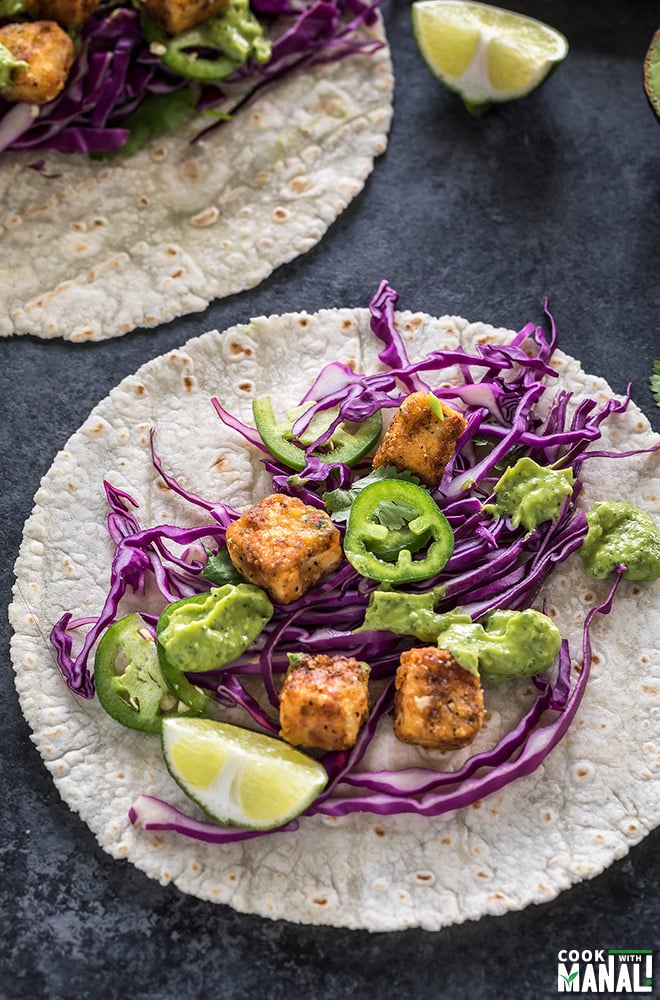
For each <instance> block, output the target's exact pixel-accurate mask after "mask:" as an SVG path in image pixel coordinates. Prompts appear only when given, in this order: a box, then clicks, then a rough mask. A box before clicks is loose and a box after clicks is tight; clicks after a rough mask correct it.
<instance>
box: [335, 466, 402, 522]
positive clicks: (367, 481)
mask: <svg viewBox="0 0 660 1000" xmlns="http://www.w3.org/2000/svg"><path fill="white" fill-rule="evenodd" d="M381 479H403V480H404V481H405V482H407V483H416V484H419V479H418V477H417V476H415V475H414V474H413V473H412V472H408V471H407V470H406V469H404V470H403V471H402V472H400V471H399V470H398V469H397V468H396V466H394V465H380V466H379V467H378V468H377V469H374V470H373V472H370V473H369V475H368V476H363V478H362V479H356V480H355V482H354V483H353V484H352V485H351V486H350V487H349V488H348V489H347V490H344V489H337V490H331V491H330V492H329V493H324V494H323V503H324V504H325V509H326V510H327V512H328V514H329V515H330V517H331V518H332V520H333V521H336V522H342V521H348V515H349V512H350V509H351V506H352V504H353V501H354V500H355V498H356V496H357V495H358V493H361V492H362V490H363V489H365V488H366V487H367V486H371V485H372V483H377V482H379V481H380V480H381ZM382 506H384V505H383V504H381V507H382ZM388 506H389V505H388ZM386 516H387V515H386ZM398 518H399V523H398V524H397V525H390V524H388V527H403V526H404V524H407V523H408V520H404V521H401V512H399V513H398ZM382 523H385V522H382Z"/></svg>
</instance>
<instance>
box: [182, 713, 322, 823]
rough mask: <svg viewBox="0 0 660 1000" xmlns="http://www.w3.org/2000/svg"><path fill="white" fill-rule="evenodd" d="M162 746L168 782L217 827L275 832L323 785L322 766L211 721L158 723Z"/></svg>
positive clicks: (280, 745)
mask: <svg viewBox="0 0 660 1000" xmlns="http://www.w3.org/2000/svg"><path fill="white" fill-rule="evenodd" d="M162 745H163V756H164V758H165V763H166V764H167V767H168V769H169V771H170V774H171V775H172V777H173V778H174V780H175V781H176V782H177V783H178V784H179V785H180V786H181V788H182V789H183V791H184V792H185V793H186V795H188V796H189V797H190V798H191V799H193V801H195V802H196V803H197V805H199V806H201V808H202V809H203V810H204V811H205V812H206V813H207V814H208V815H209V816H211V817H212V818H213V819H214V820H217V821H218V822H220V823H235V824H238V825H239V826H247V827H252V828H254V829H258V830H267V829H270V828H271V827H274V826H281V825H282V824H284V823H287V822H288V821H289V820H290V819H293V817H294V816H298V815H300V813H301V812H304V810H305V809H306V808H307V806H308V805H310V803H311V802H313V800H314V799H315V798H316V796H317V795H318V794H319V792H321V791H322V790H323V788H324V787H325V785H326V783H327V780H328V775H327V772H326V770H325V768H324V767H323V765H322V764H320V763H319V762H318V761H316V760H313V759H312V758H311V757H308V756H307V755H306V754H304V753H301V752H300V751H299V750H296V749H294V747H291V746H289V745H288V743H283V742H282V741H281V740H278V739H275V737H273V736H264V735H263V734H262V733H255V732H252V731H251V730H249V729H242V728H241V727H240V726H232V725H229V724H228V723H226V722H215V721H214V720H212V719H200V718H174V717H172V718H167V719H164V720H163V727H162Z"/></svg>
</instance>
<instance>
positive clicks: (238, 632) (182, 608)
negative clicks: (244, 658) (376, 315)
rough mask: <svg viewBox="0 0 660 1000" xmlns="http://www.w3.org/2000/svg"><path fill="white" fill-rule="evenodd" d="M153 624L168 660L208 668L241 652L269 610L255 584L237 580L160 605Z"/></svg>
mask: <svg viewBox="0 0 660 1000" xmlns="http://www.w3.org/2000/svg"><path fill="white" fill-rule="evenodd" d="M164 613H166V614H167V616H168V618H167V624H166V625H165V627H164V628H163V629H162V630H159V633H158V641H159V642H160V644H161V646H162V647H163V650H164V652H165V655H166V657H167V659H168V660H169V662H170V663H171V664H172V665H173V666H174V667H176V668H177V669H178V670H180V671H183V672H185V671H203V670H214V669H216V668H217V667H221V666H224V664H226V663H230V662H231V661H232V660H234V659H236V657H237V656H240V655H241V653H243V652H245V650H246V649H247V648H248V646H250V645H251V643H252V642H253V641H254V640H255V639H256V637H257V636H258V635H259V633H260V632H261V631H262V630H263V628H264V626H265V625H266V623H267V622H268V621H269V620H270V618H271V616H272V614H273V605H272V604H271V603H270V601H269V599H268V597H267V596H266V594H265V592H264V591H263V590H261V588H260V587H254V586H252V584H248V583H240V584H238V585H237V586H234V585H232V584H226V585H225V586H224V587H213V588H212V589H211V590H210V591H209V592H208V594H202V595H196V596H195V597H192V598H189V599H187V600H184V601H180V602H177V603H176V604H175V605H173V606H171V607H170V609H167V608H166V609H165V612H164Z"/></svg>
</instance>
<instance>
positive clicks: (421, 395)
mask: <svg viewBox="0 0 660 1000" xmlns="http://www.w3.org/2000/svg"><path fill="white" fill-rule="evenodd" d="M429 395H430V394H429V393H426V392H413V393H411V395H410V396H408V397H406V399H404V401H403V403H402V404H401V406H400V407H399V409H398V410H397V411H396V413H395V415H394V418H393V420H392V423H391V424H390V426H389V428H388V429H387V431H386V432H385V435H384V437H383V440H382V441H381V443H380V445H379V446H378V450H377V451H376V454H375V455H374V460H373V467H374V469H377V468H378V467H379V466H380V465H395V466H396V468H397V469H399V471H403V470H404V469H408V470H409V471H410V472H414V474H415V475H416V476H418V477H419V479H420V480H421V481H422V482H423V483H424V484H425V485H426V486H437V485H438V483H439V482H440V480H441V479H442V473H443V472H444V471H445V466H446V465H447V462H448V461H449V460H450V458H451V457H452V455H453V454H454V452H455V450H456V442H457V441H458V439H459V437H460V436H461V434H462V433H463V431H464V430H465V428H466V427H467V421H466V419H465V417H464V416H463V415H462V414H461V413H459V412H458V411H457V410H453V409H452V408H451V407H450V406H447V405H446V404H445V403H443V402H442V401H441V400H439V399H437V398H436V397H435V396H433V397H432V399H429ZM436 411H439V412H440V413H441V416H438V414H437V412H436Z"/></svg>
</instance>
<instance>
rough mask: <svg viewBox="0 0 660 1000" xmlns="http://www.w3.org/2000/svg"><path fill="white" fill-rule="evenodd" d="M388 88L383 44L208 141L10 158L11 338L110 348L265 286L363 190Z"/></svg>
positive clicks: (379, 149) (4, 172)
mask: <svg viewBox="0 0 660 1000" xmlns="http://www.w3.org/2000/svg"><path fill="white" fill-rule="evenodd" d="M362 30H363V31H364V32H366V33H368V37H374V38H376V39H380V40H382V41H384V33H383V28H382V22H380V21H379V22H378V23H377V24H376V25H375V26H374V27H373V28H372V29H362ZM392 89H393V78H392V68H391V62H390V55H389V49H388V48H387V45H384V46H383V47H382V48H381V49H379V50H378V51H376V52H374V53H373V54H371V55H359V56H351V57H349V58H346V59H342V60H340V61H339V62H336V63H328V64H322V65H320V66H317V67H315V68H312V69H310V70H307V71H301V72H297V73H294V74H293V75H291V76H290V77H288V78H286V79H284V80H282V81H280V82H279V83H277V84H276V85H275V86H272V87H270V88H269V89H268V90H267V91H266V92H265V93H264V95H263V96H262V97H261V98H260V99H259V100H258V101H256V102H255V103H254V104H252V105H251V106H249V107H247V108H245V109H244V110H242V111H241V112H239V113H238V114H237V115H236V117H235V118H234V119H233V120H231V121H229V122H226V123H223V124H222V125H221V126H220V127H219V128H217V129H215V130H214V131H212V132H211V133H209V134H208V135H207V136H206V137H205V138H204V140H203V141H201V142H194V143H191V142H190V139H191V138H192V137H194V136H196V135H197V134H198V133H199V132H200V131H201V130H202V129H203V128H206V127H207V126H208V125H209V124H210V123H211V121H212V119H209V118H205V117H203V116H202V117H197V118H196V119H194V120H193V121H192V122H191V123H189V124H188V125H187V127H184V128H181V129H179V130H177V132H176V133H173V134H171V135H169V136H167V137H164V138H162V139H157V140H153V141H152V142H151V143H150V144H149V145H148V146H147V147H146V148H145V149H144V150H142V151H141V152H139V153H136V154H135V155H133V156H130V157H121V156H118V157H116V158H115V159H113V160H112V161H110V162H99V161H94V160H91V159H90V158H89V157H87V156H84V155H77V154H63V153H52V152H51V153H39V154H36V153H3V154H0V205H1V206H2V209H1V210H0V242H2V246H3V253H2V259H0V335H5V336H7V335H11V334H34V335H36V336H38V337H44V338H52V337H62V338H64V339H66V340H72V341H75V342H80V341H86V340H106V339H108V338H110V337H118V336H121V335H122V334H125V333H128V332H129V331H131V330H133V329H135V328H136V327H153V326H157V325H159V324H161V323H165V322H167V321H168V320H171V319H174V318H175V317H177V316H182V315H184V314H186V313H191V312H197V311H199V310H201V309H204V308H205V307H206V306H207V305H208V304H209V302H211V301H212V300H213V299H216V298H221V297H224V296H227V295H232V294H234V293H236V292H240V291H242V290H244V289H249V288H253V287H255V286H256V285H258V284H259V282H261V281H263V280H264V278H266V277H267V276H268V275H269V274H270V273H271V272H272V271H273V270H274V269H275V268H276V267H279V266H280V265H281V264H284V263H286V262H287V261H289V260H292V259H293V258H294V257H297V256H299V255H300V254H303V253H305V252H306V251H308V250H310V249H311V248H312V247H313V246H314V245H315V244H316V243H318V241H319V240H320V239H321V238H322V236H323V235H324V233H325V232H326V230H327V229H328V227H329V226H330V224H331V223H332V222H334V221H335V219H336V218H337V217H338V216H339V215H340V213H341V212H342V211H343V210H344V209H345V208H346V206H347V205H348V204H349V202H350V201H352V199H353V198H354V197H355V196H356V195H357V194H358V193H359V192H360V191H361V190H362V188H363V186H364V183H365V181H366V179H367V177H368V176H369V174H370V173H371V170H372V169H373V164H374V159H375V158H376V157H377V156H378V155H380V154H381V153H383V152H384V150H385V148H386V144H387V135H388V131H389V126H390V121H391V116H392ZM35 164H36V165H37V166H38V168H39V169H32V168H31V167H32V166H34V165H35Z"/></svg>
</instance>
